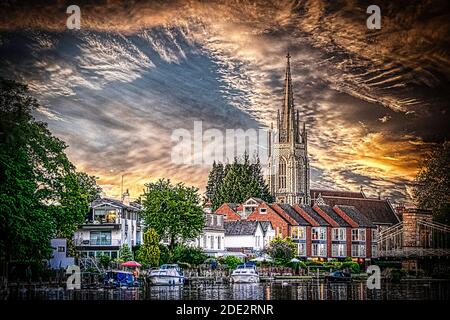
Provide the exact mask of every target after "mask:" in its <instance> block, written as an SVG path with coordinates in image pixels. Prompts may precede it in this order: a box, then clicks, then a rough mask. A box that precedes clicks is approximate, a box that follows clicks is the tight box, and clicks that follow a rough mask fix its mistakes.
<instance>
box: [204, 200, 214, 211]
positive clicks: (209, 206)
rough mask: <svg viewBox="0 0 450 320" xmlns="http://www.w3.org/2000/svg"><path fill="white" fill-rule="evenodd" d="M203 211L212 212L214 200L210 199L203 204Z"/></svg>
mask: <svg viewBox="0 0 450 320" xmlns="http://www.w3.org/2000/svg"><path fill="white" fill-rule="evenodd" d="M203 211H204V212H206V213H212V202H211V200H210V199H208V201H206V203H205V204H204V205H203Z"/></svg>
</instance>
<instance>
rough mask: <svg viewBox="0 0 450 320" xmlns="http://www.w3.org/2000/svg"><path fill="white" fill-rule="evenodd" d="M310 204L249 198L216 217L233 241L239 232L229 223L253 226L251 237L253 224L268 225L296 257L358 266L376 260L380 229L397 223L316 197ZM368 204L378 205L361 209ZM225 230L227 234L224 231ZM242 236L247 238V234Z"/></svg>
mask: <svg viewBox="0 0 450 320" xmlns="http://www.w3.org/2000/svg"><path fill="white" fill-rule="evenodd" d="M314 200H315V201H314V204H313V205H308V204H294V205H290V204H287V203H266V202H264V201H262V200H261V199H257V198H250V199H248V200H247V201H245V202H244V203H242V204H229V203H225V204H223V205H222V206H220V207H219V208H218V209H217V210H216V213H218V214H222V215H224V216H225V225H227V224H228V223H230V225H233V228H232V230H233V237H237V235H238V232H237V231H236V230H238V229H239V228H237V227H234V224H231V222H232V221H234V222H235V224H236V225H241V224H242V225H243V224H245V223H246V224H248V225H249V226H254V228H253V229H254V230H255V231H254V230H253V229H252V230H251V231H252V232H253V231H254V233H255V234H256V233H257V231H256V230H257V229H258V228H257V224H255V223H254V222H253V221H258V222H270V223H271V225H272V226H273V228H274V233H275V236H280V237H283V238H284V237H288V236H289V237H291V238H292V239H293V241H294V242H295V243H296V244H297V254H298V256H300V257H305V258H312V259H318V260H326V259H333V258H337V259H342V258H346V257H351V258H353V259H354V260H358V261H360V262H364V261H370V259H372V258H375V257H376V256H377V243H376V238H377V233H378V229H379V228H380V225H381V226H388V225H392V224H394V223H395V222H396V221H397V219H398V218H397V217H396V215H395V213H394V212H393V211H392V212H389V211H387V210H378V211H377V210H373V209H371V210H369V211H368V213H367V214H365V213H364V212H362V211H360V210H358V208H357V207H356V206H351V205H340V204H335V205H333V206H331V205H328V204H327V203H325V201H323V199H322V198H321V197H320V195H319V196H318V197H315V198H314ZM363 200H364V199H362V200H360V201H361V202H363ZM371 203H376V204H377V205H379V204H380V203H381V201H375V202H374V201H372V199H367V201H366V202H365V205H363V206H361V207H362V208H364V207H368V208H370V204H371ZM377 212H379V214H377ZM373 219H374V221H376V224H375V223H374V222H373ZM236 221H240V223H239V224H238V223H236ZM225 229H226V230H227V227H226V228H225ZM239 230H247V228H242V229H239ZM245 233H246V235H247V234H249V233H250V231H249V232H247V231H246V232H245ZM228 234H229V232H227V231H226V233H225V243H227V241H228V240H227V237H228Z"/></svg>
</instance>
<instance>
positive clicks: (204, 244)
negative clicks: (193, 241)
mask: <svg viewBox="0 0 450 320" xmlns="http://www.w3.org/2000/svg"><path fill="white" fill-rule="evenodd" d="M206 241H207V239H206V236H203V248H205V249H206V246H207V244H206Z"/></svg>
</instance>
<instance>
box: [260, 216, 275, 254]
mask: <svg viewBox="0 0 450 320" xmlns="http://www.w3.org/2000/svg"><path fill="white" fill-rule="evenodd" d="M260 223H261V227H262V229H263V232H264V240H263V241H264V248H267V247H268V246H269V245H270V242H271V241H272V240H273V239H274V238H275V229H274V228H273V226H272V223H271V222H270V221H260Z"/></svg>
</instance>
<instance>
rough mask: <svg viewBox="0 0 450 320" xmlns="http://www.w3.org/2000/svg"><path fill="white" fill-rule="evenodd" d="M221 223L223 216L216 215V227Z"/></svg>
mask: <svg viewBox="0 0 450 320" xmlns="http://www.w3.org/2000/svg"><path fill="white" fill-rule="evenodd" d="M222 222H223V216H220V215H218V216H217V226H219V227H221V226H222V224H223V223H222Z"/></svg>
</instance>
